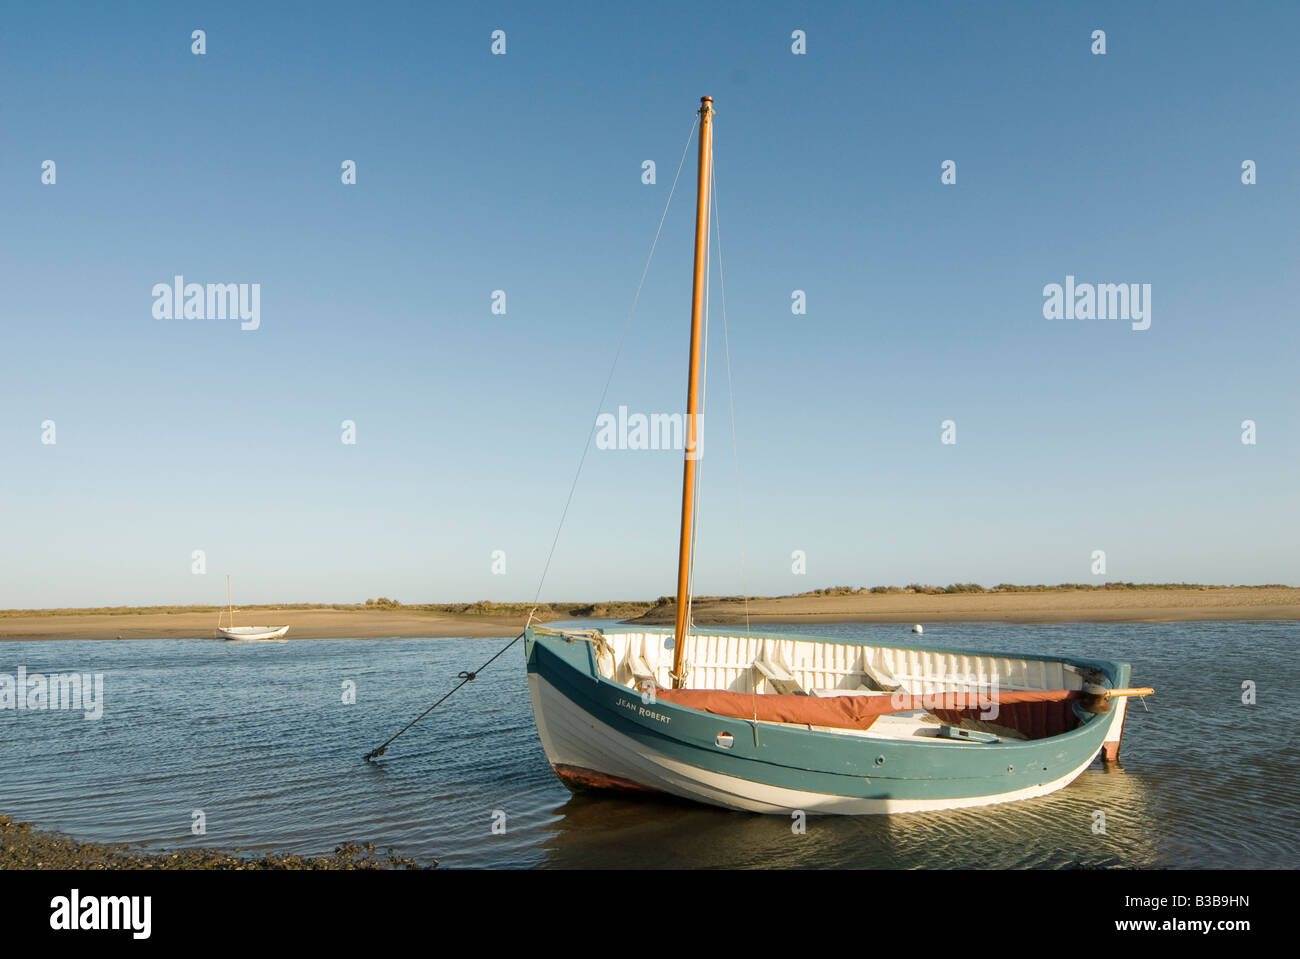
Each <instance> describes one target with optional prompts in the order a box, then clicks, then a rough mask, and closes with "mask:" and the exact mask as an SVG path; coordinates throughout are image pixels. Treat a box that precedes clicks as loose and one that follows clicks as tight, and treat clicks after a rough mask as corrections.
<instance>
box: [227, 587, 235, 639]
mask: <svg viewBox="0 0 1300 959" xmlns="http://www.w3.org/2000/svg"><path fill="white" fill-rule="evenodd" d="M226 609H227V610H228V612H229V615H230V628H231V629H234V628H235V607H233V606H231V605H230V574H229V573H227V574H226Z"/></svg>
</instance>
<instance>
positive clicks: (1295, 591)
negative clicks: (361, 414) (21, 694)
mask: <svg viewBox="0 0 1300 959" xmlns="http://www.w3.org/2000/svg"><path fill="white" fill-rule="evenodd" d="M456 608H463V607H456ZM528 609H529V607H528V606H527V604H518V605H502V606H499V607H493V608H492V609H491V610H489V611H487V612H475V613H460V612H448V611H446V609H445V608H423V609H422V608H406V607H399V608H368V607H367V608H358V607H353V608H343V609H329V608H323V609H322V608H311V609H294V608H284V609H279V608H259V609H257V610H247V611H243V612H239V611H237V613H238V620H237V621H238V622H239V623H240V624H241V625H262V624H267V625H276V626H282V625H285V624H288V626H289V627H290V629H289V635H288V638H289V639H337V638H345V637H355V638H361V639H379V638H386V637H430V638H437V637H446V636H464V637H471V638H472V637H508V636H514V635H517V634H518V633H519V632H520V630H521V629H522V628H523V625H524V622H525V621H526V619H527V615H528ZM614 610H617V614H616V615H614V614H613V613H614ZM588 611H589V612H590V613H591V615H593V616H594V617H596V618H616V617H627V616H633V617H634V618H632V619H630V620H628V621H629V622H633V623H637V624H645V625H664V624H668V623H671V622H672V621H673V606H672V604H666V605H654V606H652V605H651V604H650V603H643V604H634V603H621V604H617V605H611V606H610V607H608V608H606V607H602V606H594V607H580V606H572V605H568V606H564V607H556V608H555V609H549V610H545V611H544V612H543V613H542V614H539V617H538V620H537V621H540V622H547V621H554V620H556V619H566V620H568V619H580V618H582V616H583V613H586V612H588ZM643 611H644V612H643ZM693 612H694V620H695V622H696V624H697V625H700V626H731V625H736V624H741V623H744V622H745V605H744V603H743V602H742V601H741V600H740V599H739V598H735V597H727V598H722V599H718V598H701V599H697V600H696V601H695V603H694V606H693ZM638 613H639V614H640V615H637V614H638ZM749 619H750V622H753V623H764V624H770V625H779V624H793V623H832V622H841V623H927V622H945V621H947V622H957V621H980V620H985V621H997V622H1008V623H1066V622H1138V623H1158V622H1180V621H1189V620H1300V588H1295V587H1288V586H1203V587H1191V588H1160V587H1151V588H1139V589H1050V590H1043V591H1031V592H992V591H989V592H982V593H981V592H972V593H908V592H894V593H871V592H866V591H862V592H836V591H831V592H830V594H829V595H819V594H810V595H803V596H781V597H768V598H757V599H750V600H749ZM215 624H216V613H215V611H202V612H190V611H178V612H153V611H141V612H116V613H110V612H104V611H99V610H96V611H78V610H67V611H59V612H46V613H42V612H33V611H20V612H18V613H3V612H0V640H6V639H7V640H33V639H189V638H203V639H208V638H215V637H216V632H215V628H214V627H215Z"/></svg>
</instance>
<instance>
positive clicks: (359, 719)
mask: <svg viewBox="0 0 1300 959" xmlns="http://www.w3.org/2000/svg"><path fill="white" fill-rule="evenodd" d="M587 625H590V623H588V624H587ZM776 629H777V630H778V631H780V632H794V631H798V630H797V629H795V628H792V627H784V626H783V627H777V628H776ZM808 631H809V632H814V633H817V634H821V635H826V636H865V637H869V638H870V639H872V640H873V641H875V642H880V643H887V644H891V645H898V644H901V643H906V642H908V641H909V640H910V639H911V637H910V636H909V634H908V632H907V627H905V626H901V625H896V624H889V625H863V624H852V625H848V624H846V625H830V626H827V625H821V626H818V627H817V628H815V629H809V630H808ZM504 642H505V641H504V640H496V639H378V640H360V639H340V640H299V641H288V642H275V643H231V642H222V641H217V640H210V639H193V640H142V641H87V642H81V641H71V640H68V641H49V642H6V643H0V673H7V674H9V675H16V674H17V671H18V668H19V667H20V666H21V667H25V668H26V670H27V672H28V674H29V675H30V674H34V673H42V674H47V675H48V674H51V673H65V672H71V671H76V672H80V673H89V674H94V673H102V674H103V677H104V679H103V683H104V691H103V715H102V717H101V718H99V719H89V720H88V719H86V718H85V717H84V715H83V713H82V712H80V711H76V712H74V711H67V710H47V711H30V710H11V709H0V770H3V772H2V773H0V813H4V814H7V815H10V816H13V817H14V818H15V819H19V820H31V821H34V822H35V823H36V824H37V825H38V826H40V827H42V828H48V829H58V830H62V831H64V832H66V833H68V834H70V835H72V836H74V837H76V838H79V839H88V840H97V841H105V842H108V841H111V842H131V843H140V844H144V845H146V846H148V847H153V848H177V847H188V846H211V847H219V848H224V849H231V848H241V849H246V850H249V851H251V852H258V853H260V852H264V851H270V850H274V851H277V852H292V853H298V854H302V855H311V854H317V853H327V852H330V851H332V850H333V849H334V847H335V846H337V845H339V844H340V843H343V842H345V841H357V842H366V841H372V842H374V843H375V845H376V847H378V849H379V850H381V851H382V850H385V849H387V848H389V847H391V848H392V850H393V851H394V853H395V854H398V855H402V856H410V857H412V858H414V859H416V860H417V861H418V862H420V863H421V864H424V865H432V864H433V862H434V861H435V860H437V861H439V863H440V866H441V867H444V868H445V867H522V868H530V867H550V868H599V867H625V868H658V867H677V868H683V867H684V868H701V867H703V868H709V867H732V868H770V867H815V868H826V867H835V868H844V867H848V868H877V867H880V868H907V869H910V868H944V867H961V868H1023V867H1032V868H1073V867H1147V868H1208V869H1220V868H1223V869H1233V868H1243V867H1268V868H1283V867H1285V868H1293V867H1294V866H1295V865H1296V863H1297V862H1300V788H1297V787H1300V781H1298V780H1300V776H1298V775H1297V769H1298V768H1300V737H1297V734H1296V719H1295V716H1294V714H1293V713H1292V712H1291V711H1290V710H1289V709H1288V708H1287V707H1288V704H1294V702H1295V698H1296V696H1297V693H1300V669H1297V665H1296V663H1297V658H1296V652H1297V646H1298V645H1300V624H1297V623H1273V622H1249V623H1237V622H1215V623H1175V624H1097V623H1087V624H1067V625H1051V626H1021V625H1006V624H1002V623H939V624H934V625H933V626H930V627H928V628H927V631H926V635H925V642H926V645H934V646H953V647H966V648H976V649H993V650H1006V651H1008V652H1016V651H1024V652H1039V653H1044V654H1061V655H1076V656H1084V657H1094V658H1107V659H1119V660H1125V661H1128V662H1130V663H1132V664H1133V682H1134V684H1135V685H1144V686H1154V687H1155V688H1156V695H1155V696H1154V697H1152V698H1149V699H1148V705H1149V707H1150V711H1149V712H1144V711H1143V709H1142V705H1141V704H1140V703H1139V702H1138V701H1137V700H1133V701H1131V703H1130V710H1129V719H1128V722H1127V726H1126V731H1125V739H1124V748H1123V755H1122V764H1121V766H1120V767H1114V768H1111V769H1109V770H1107V769H1105V768H1103V767H1102V765H1101V764H1100V763H1097V764H1095V765H1094V766H1093V768H1091V769H1089V770H1087V771H1086V772H1084V774H1083V775H1082V776H1081V777H1080V778H1079V779H1078V780H1076V781H1075V782H1074V783H1073V784H1072V785H1070V786H1068V787H1066V788H1065V789H1063V790H1060V791H1058V792H1056V793H1054V794H1053V795H1050V796H1047V797H1044V798H1041V799H1034V800H1028V801H1024V802H1018V803H1011V804H1005V805H998V806H991V807H985V808H982V809H974V810H963V811H955V812H947V813H925V814H913V815H906V816H888V817H883V816H871V817H860V818H842V817H812V818H811V819H810V820H809V822H808V828H807V832H806V834H804V835H796V834H795V833H794V832H793V831H792V829H791V824H790V821H789V820H786V819H784V818H782V817H777V816H759V815H751V814H746V813H735V812H727V811H723V810H716V809H711V808H707V807H702V806H697V805H693V804H689V803H684V802H677V801H675V800H646V799H635V800H632V799H623V798H613V797H609V796H597V797H592V796H590V795H589V796H584V797H574V796H571V795H570V793H569V792H568V791H567V790H566V789H565V788H564V787H563V786H562V785H561V784H560V782H559V781H558V780H557V779H556V778H555V776H554V775H553V774H552V772H551V770H550V767H549V766H548V765H547V762H546V759H545V756H544V755H543V753H542V749H541V745H540V744H539V742H538V739H537V733H536V730H535V729H534V727H533V719H532V710H531V707H530V705H529V700H528V688H527V681H526V678H525V673H524V663H523V644H522V643H518V644H516V646H515V647H514V648H513V649H512V650H510V651H509V652H508V653H507V654H506V655H505V656H503V657H502V658H501V659H499V660H497V661H496V662H495V663H494V664H493V665H492V666H491V667H489V668H488V669H487V670H485V671H484V672H483V673H482V674H481V675H480V676H479V678H478V679H477V680H475V681H474V682H473V683H471V684H469V685H468V686H466V687H465V688H464V689H462V690H461V691H460V692H458V693H457V694H456V695H455V696H453V697H452V698H451V699H450V700H448V701H447V702H446V703H445V704H444V705H443V706H441V707H440V708H439V709H438V710H436V711H434V712H433V713H431V714H430V715H429V716H428V717H426V718H425V719H424V720H423V721H422V722H421V723H419V724H418V725H417V726H415V727H414V728H413V729H412V730H410V731H409V732H408V733H406V734H405V735H404V736H403V737H402V738H400V739H399V740H398V741H397V742H396V743H395V744H393V745H392V746H391V747H389V750H388V752H387V754H386V755H385V756H384V757H383V758H382V759H381V760H380V761H379V762H377V763H365V762H363V761H362V756H363V755H364V754H365V753H366V752H368V751H369V750H370V749H372V748H374V747H375V746H377V745H378V744H379V743H381V742H383V741H384V740H385V739H387V738H388V737H389V736H390V735H391V734H392V733H393V732H395V731H396V730H398V729H400V728H401V727H402V726H403V725H405V724H406V723H407V722H409V721H410V720H411V719H412V718H414V717H415V716H416V715H418V714H419V713H420V712H421V711H423V710H424V709H425V708H426V707H427V706H429V705H430V704H431V703H432V702H433V701H434V700H435V699H437V698H438V697H439V696H441V695H442V694H443V693H444V692H446V691H447V690H448V689H450V688H451V686H452V685H454V683H455V682H456V675H457V673H459V672H460V671H461V670H467V669H477V668H478V667H479V666H480V665H482V663H483V662H484V661H485V660H486V659H488V657H489V656H491V654H492V653H493V652H495V651H496V650H497V649H499V648H500V646H501V645H503V644H504ZM1243 683H1253V684H1254V686H1255V695H1256V698H1257V701H1256V703H1255V704H1254V705H1246V704H1243V702H1242V698H1243ZM348 684H355V700H356V701H355V703H346V702H344V699H345V696H346V692H347V689H346V688H345V687H347V685H348ZM1098 812H1100V813H1102V814H1104V822H1103V820H1102V819H1101V818H1100V817H1099V816H1098V815H1097V813H1098ZM198 813H201V818H202V822H203V824H204V828H205V830H206V831H205V833H204V834H203V835H195V834H194V831H193V824H194V823H195V822H196V814H198ZM494 822H495V823H498V824H501V823H504V832H501V830H500V827H498V830H497V831H496V832H494V831H493V824H494ZM1102 825H1104V832H1100V831H1099V826H1102Z"/></svg>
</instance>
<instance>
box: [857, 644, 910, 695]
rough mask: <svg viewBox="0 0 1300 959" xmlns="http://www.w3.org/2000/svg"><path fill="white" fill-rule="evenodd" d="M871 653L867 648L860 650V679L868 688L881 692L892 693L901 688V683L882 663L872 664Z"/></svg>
mask: <svg viewBox="0 0 1300 959" xmlns="http://www.w3.org/2000/svg"><path fill="white" fill-rule="evenodd" d="M870 659H871V653H870V652H869V651H868V650H867V649H863V650H862V681H863V683H865V684H866V686H867V688H868V689H872V690H875V691H876V692H882V693H893V692H897V691H898V690H900V689H902V688H903V684H902V683H901V682H899V681H898V679H897V678H895V676H894V674H893V673H891V672H890V671H889V669H888V668H887V667H886V666H884V665H883V664H881V665H878V666H873V665H872V664H871V661H870Z"/></svg>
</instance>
